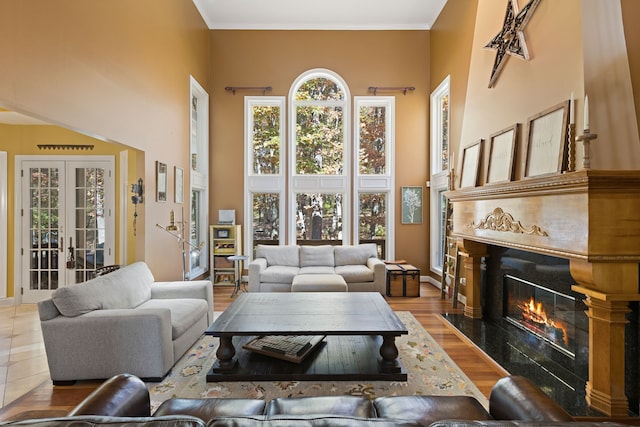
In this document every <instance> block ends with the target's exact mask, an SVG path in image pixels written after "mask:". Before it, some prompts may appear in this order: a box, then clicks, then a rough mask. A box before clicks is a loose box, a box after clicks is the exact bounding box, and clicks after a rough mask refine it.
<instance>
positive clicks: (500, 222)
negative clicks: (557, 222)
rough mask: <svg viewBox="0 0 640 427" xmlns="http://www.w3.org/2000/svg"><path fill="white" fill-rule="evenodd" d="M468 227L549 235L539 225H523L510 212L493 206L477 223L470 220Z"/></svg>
mask: <svg viewBox="0 0 640 427" xmlns="http://www.w3.org/2000/svg"><path fill="white" fill-rule="evenodd" d="M468 227H471V228H475V229H476V230H478V229H482V230H492V231H504V232H508V231H510V232H512V233H520V234H535V235H537V236H548V235H549V234H548V233H547V232H546V231H544V230H543V229H542V228H540V226H537V225H532V226H530V227H525V226H523V225H522V223H521V222H520V221H517V220H516V219H515V218H514V217H513V215H511V214H510V213H508V212H505V211H503V210H502V208H495V209H494V210H493V212H491V213H490V214H487V215H486V216H485V217H484V219H483V220H481V221H480V223H479V224H476V223H475V222H472V223H471V224H469V225H468Z"/></svg>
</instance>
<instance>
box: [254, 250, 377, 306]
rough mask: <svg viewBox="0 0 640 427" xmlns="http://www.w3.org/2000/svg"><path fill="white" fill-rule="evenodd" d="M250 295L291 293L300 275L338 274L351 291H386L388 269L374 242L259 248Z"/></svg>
mask: <svg viewBox="0 0 640 427" xmlns="http://www.w3.org/2000/svg"><path fill="white" fill-rule="evenodd" d="M248 270H249V292H291V283H292V282H293V278H294V277H295V276H296V275H298V274H339V275H340V276H342V277H343V278H344V280H345V282H347V288H348V291H349V292H380V293H382V294H383V295H384V294H385V292H386V268H385V265H384V262H383V261H382V260H380V259H378V255H377V248H376V244H375V243H366V244H362V245H353V246H331V245H320V246H312V245H308V246H307V245H302V246H299V245H283V246H276V245H258V247H257V248H256V258H255V259H254V260H253V261H252V262H251V263H249V265H248Z"/></svg>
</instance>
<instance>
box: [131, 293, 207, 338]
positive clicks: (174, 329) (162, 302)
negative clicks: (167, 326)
mask: <svg viewBox="0 0 640 427" xmlns="http://www.w3.org/2000/svg"><path fill="white" fill-rule="evenodd" d="M145 308H167V309H169V311H170V312H171V339H172V340H175V339H176V338H178V337H180V336H181V335H182V334H183V333H184V332H185V331H186V330H187V329H189V328H190V327H191V326H193V325H194V324H195V323H196V322H197V321H198V320H200V319H202V317H203V316H204V317H206V316H207V311H208V309H209V306H208V305H207V302H206V301H205V300H202V299H191V298H177V299H150V300H149V301H147V302H145V303H143V304H141V305H139V306H138V307H136V309H137V310H138V309H145Z"/></svg>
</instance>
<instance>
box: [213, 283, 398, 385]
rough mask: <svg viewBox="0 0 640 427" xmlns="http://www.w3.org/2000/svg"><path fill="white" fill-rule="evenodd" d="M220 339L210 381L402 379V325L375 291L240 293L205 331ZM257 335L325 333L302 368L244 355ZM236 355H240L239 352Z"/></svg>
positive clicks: (259, 355)
mask: <svg viewBox="0 0 640 427" xmlns="http://www.w3.org/2000/svg"><path fill="white" fill-rule="evenodd" d="M205 334H206V335H212V336H214V337H219V338H220V345H219V347H218V350H217V352H216V357H217V360H216V362H215V364H214V365H213V367H212V368H211V370H210V371H209V372H208V374H207V381H210V382H211V381H288V380H291V381H301V380H316V381H322V380H350V381H354V380H356V381H359V380H387V381H406V380H407V373H406V371H405V370H404V367H403V366H402V364H401V363H400V360H398V348H397V347H396V345H395V338H396V337H398V336H400V335H407V334H408V331H407V328H406V326H405V325H404V324H403V323H402V322H401V321H400V319H398V317H397V316H396V314H395V313H394V312H393V310H392V309H391V307H389V304H387V302H386V301H385V299H384V298H383V297H382V295H380V293H378V292H346V293H345V292H302V293H295V292H294V293H284V292H273V293H260V292H253V293H244V294H241V295H239V296H238V298H237V299H236V300H235V301H233V303H232V304H231V305H230V306H229V307H228V308H227V309H226V310H225V311H224V312H223V313H222V314H221V315H220V317H218V318H217V319H216V321H215V322H213V324H212V325H211V326H210V327H209V328H208V329H207V330H206V331H205ZM260 335H326V336H327V337H326V338H325V341H324V342H323V343H322V344H321V345H320V346H319V347H318V348H317V349H316V350H315V351H314V352H313V353H312V354H310V355H309V356H308V357H307V358H306V359H305V360H304V361H303V362H302V363H300V364H295V363H291V362H287V361H283V360H280V359H277V358H273V357H269V356H265V355H261V354H256V353H253V352H250V351H247V350H243V349H242V346H243V345H244V344H245V343H246V342H247V341H249V340H251V339H252V338H254V337H255V336H260ZM236 349H239V351H236Z"/></svg>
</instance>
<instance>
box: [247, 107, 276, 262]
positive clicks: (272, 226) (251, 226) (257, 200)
mask: <svg viewBox="0 0 640 427" xmlns="http://www.w3.org/2000/svg"><path fill="white" fill-rule="evenodd" d="M244 108H245V118H246V119H245V123H246V127H245V130H246V131H245V135H246V141H247V143H246V144H245V159H246V162H245V194H246V197H245V221H244V223H245V247H247V248H255V247H256V245H259V244H276V245H277V244H279V243H284V238H285V235H284V215H283V212H284V195H285V180H284V174H283V168H284V166H285V159H284V149H283V147H284V134H285V127H284V113H285V102H284V97H281V96H279V97H275V96H274V97H268V96H260V97H246V98H245V103H244ZM247 255H250V256H251V257H253V251H252V250H251V251H250V250H247Z"/></svg>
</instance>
